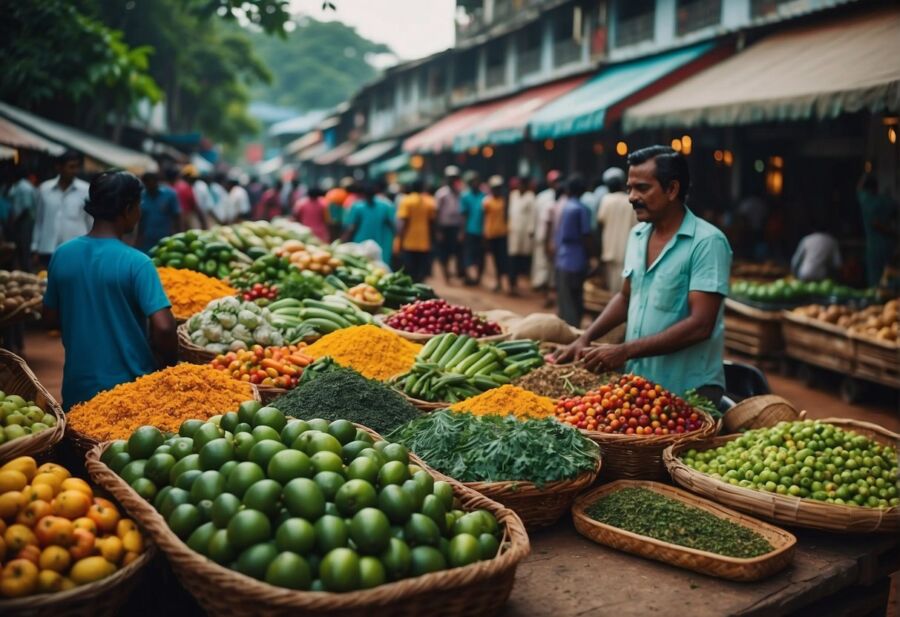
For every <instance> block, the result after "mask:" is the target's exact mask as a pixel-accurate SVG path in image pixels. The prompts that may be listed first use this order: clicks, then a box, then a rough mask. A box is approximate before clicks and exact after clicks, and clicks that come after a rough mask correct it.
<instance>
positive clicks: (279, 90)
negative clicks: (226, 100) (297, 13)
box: [252, 18, 391, 110]
mask: <svg viewBox="0 0 900 617" xmlns="http://www.w3.org/2000/svg"><path fill="white" fill-rule="evenodd" d="M295 23H296V27H295V28H294V29H293V30H291V31H288V32H287V33H286V34H285V36H284V37H267V36H265V35H263V34H253V35H252V41H253V48H254V49H255V50H256V52H257V54H259V56H260V57H261V58H262V60H263V61H264V62H265V63H266V64H267V65H268V66H269V67H271V70H272V73H273V79H272V83H271V85H270V86H269V87H267V88H265V87H262V88H258V89H257V90H256V92H255V94H254V98H255V99H257V100H264V101H267V102H269V103H274V104H276V105H283V106H286V107H295V108H297V109H300V110H311V109H327V108H329V107H333V106H335V105H337V104H338V103H341V102H342V101H345V100H347V99H348V98H349V97H350V96H351V95H352V94H353V93H354V92H355V91H356V90H358V89H359V87H360V86H361V85H362V84H364V83H366V82H367V81H369V80H371V79H372V78H374V77H375V75H376V73H377V70H376V69H375V67H373V66H372V64H370V62H369V59H370V58H371V56H372V55H374V54H382V53H391V50H390V48H389V47H387V46H386V45H384V44H382V43H374V42H372V41H369V40H368V39H366V38H363V37H362V36H360V35H359V34H358V33H357V32H356V30H355V29H354V28H351V27H349V26H347V25H345V24H343V23H340V22H336V21H328V22H323V21H317V20H315V19H309V18H303V19H299V20H297V21H296V22H295Z"/></svg>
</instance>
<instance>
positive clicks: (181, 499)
mask: <svg viewBox="0 0 900 617" xmlns="http://www.w3.org/2000/svg"><path fill="white" fill-rule="evenodd" d="M190 502H191V494H190V493H188V492H187V491H186V490H184V489H180V488H177V487H174V488H172V490H170V491H169V494H168V495H166V497H165V499H163V500H162V503H161V504H160V506H159V513H160V514H162V517H163V518H165V519H168V518H169V514H171V513H172V510H174V509H175V508H177V507H178V506H180V505H181V504H183V503H190Z"/></svg>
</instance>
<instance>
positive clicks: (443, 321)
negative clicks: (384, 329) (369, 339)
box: [384, 300, 501, 338]
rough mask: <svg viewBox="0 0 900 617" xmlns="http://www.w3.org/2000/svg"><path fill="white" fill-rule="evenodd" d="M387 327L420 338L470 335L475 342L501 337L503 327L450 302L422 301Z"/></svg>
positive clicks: (407, 307) (402, 311) (404, 309)
mask: <svg viewBox="0 0 900 617" xmlns="http://www.w3.org/2000/svg"><path fill="white" fill-rule="evenodd" d="M384 323H386V324H387V325H389V326H390V327H392V328H395V329H397V330H403V331H404V332H414V333H416V334H442V333H444V332H452V333H453V334H460V335H468V336H471V337H474V338H481V337H483V336H495V335H497V334H500V333H501V331H500V326H498V325H497V324H495V323H493V322H491V321H487V320H486V319H485V318H484V317H480V316H478V315H476V314H475V313H473V312H472V309H470V308H469V307H466V306H454V305H452V304H448V303H447V301H446V300H420V301H418V302H413V303H412V304H407V305H404V306H403V307H401V308H400V310H398V311H397V312H396V313H394V314H392V315H390V316H388V318H387V319H385V320H384Z"/></svg>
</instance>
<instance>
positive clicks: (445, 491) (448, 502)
mask: <svg viewBox="0 0 900 617" xmlns="http://www.w3.org/2000/svg"><path fill="white" fill-rule="evenodd" d="M432 492H433V494H434V495H435V496H436V497H437V498H438V499H440V500H441V503H442V504H444V509H445V510H447V511H448V512H449V511H450V509H451V508H453V487H452V486H451V485H450V483H449V482H445V481H443V480H438V481H437V482H435V483H434V488H433V489H432Z"/></svg>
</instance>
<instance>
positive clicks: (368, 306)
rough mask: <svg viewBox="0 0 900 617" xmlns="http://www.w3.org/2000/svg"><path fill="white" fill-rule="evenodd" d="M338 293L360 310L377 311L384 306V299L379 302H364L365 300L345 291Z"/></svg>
mask: <svg viewBox="0 0 900 617" xmlns="http://www.w3.org/2000/svg"><path fill="white" fill-rule="evenodd" d="M338 295H339V296H341V297H342V298H346V299H347V300H348V301H350V302H352V303H353V304H355V305H356V306H358V307H359V308H361V309H362V310H364V311H365V312H367V313H377V312H378V311H380V310H381V308H382V307H383V306H384V300H383V299H382V301H381V302H366V301H365V300H360V299H359V298H354V297H353V296H351V295H350V294H349V293H347V292H346V291H339V292H338Z"/></svg>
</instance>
